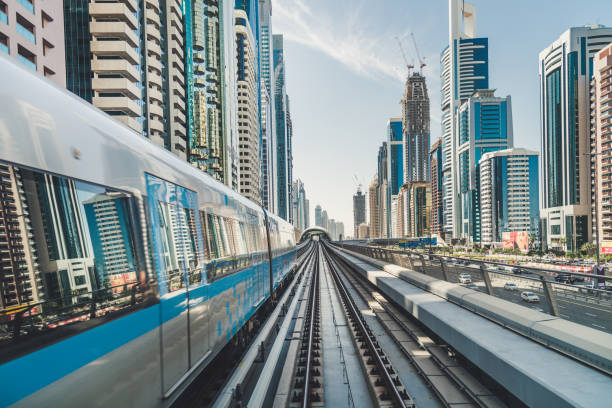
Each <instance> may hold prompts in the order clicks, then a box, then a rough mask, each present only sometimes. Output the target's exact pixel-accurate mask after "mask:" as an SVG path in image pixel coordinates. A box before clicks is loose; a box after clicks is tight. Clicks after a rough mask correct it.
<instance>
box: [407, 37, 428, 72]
mask: <svg viewBox="0 0 612 408" xmlns="http://www.w3.org/2000/svg"><path fill="white" fill-rule="evenodd" d="M410 36H411V37H412V43H413V44H414V50H415V51H416V55H417V58H418V59H419V64H420V68H419V73H422V72H423V67H424V66H426V65H427V64H425V61H424V60H423V58H421V54H420V53H419V47H417V42H416V39H415V38H414V33H410Z"/></svg>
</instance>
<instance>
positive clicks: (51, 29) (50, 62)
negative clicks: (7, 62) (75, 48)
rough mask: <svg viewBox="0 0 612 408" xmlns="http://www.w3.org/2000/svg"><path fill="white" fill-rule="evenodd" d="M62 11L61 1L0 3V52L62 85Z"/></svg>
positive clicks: (8, 0)
mask: <svg viewBox="0 0 612 408" xmlns="http://www.w3.org/2000/svg"><path fill="white" fill-rule="evenodd" d="M63 13H64V11H63V8H62V2H61V1H37V2H36V3H34V2H33V0H4V1H2V2H0V52H5V53H7V54H9V55H10V56H12V57H14V58H16V59H18V60H19V61H20V62H21V63H22V64H24V65H25V66H26V67H28V68H30V69H32V70H34V71H36V72H38V73H40V74H41V75H44V76H45V77H47V78H49V79H50V80H52V81H53V82H55V83H56V84H58V85H60V86H62V87H65V86H66V61H65V59H64V15H63Z"/></svg>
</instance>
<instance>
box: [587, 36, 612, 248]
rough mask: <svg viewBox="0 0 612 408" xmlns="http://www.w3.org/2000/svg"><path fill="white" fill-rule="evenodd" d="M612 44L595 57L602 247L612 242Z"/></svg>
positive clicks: (596, 190) (596, 217)
mask: <svg viewBox="0 0 612 408" xmlns="http://www.w3.org/2000/svg"><path fill="white" fill-rule="evenodd" d="M611 78H612V43H610V44H608V45H607V46H605V47H604V48H603V49H602V50H601V51H599V52H598V53H597V54H595V56H594V57H593V80H592V82H591V98H590V99H591V104H592V109H591V162H592V164H591V167H592V168H593V170H592V171H591V174H593V175H594V176H595V183H593V193H592V198H591V201H592V203H593V214H592V217H593V234H596V236H597V237H599V241H600V244H601V243H602V242H604V241H608V242H609V241H612V188H610V185H609V184H607V180H610V178H611V177H612V167H610V165H609V164H610V163H612V150H610V149H609V148H608V146H609V145H610V139H611V138H612V126H611V124H612V119H611V114H612V92H610V91H611V89H612V88H611V83H612V80H611Z"/></svg>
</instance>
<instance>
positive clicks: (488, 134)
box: [456, 89, 513, 242]
mask: <svg viewBox="0 0 612 408" xmlns="http://www.w3.org/2000/svg"><path fill="white" fill-rule="evenodd" d="M457 112H458V113H457V132H458V136H459V140H458V141H457V156H458V158H457V169H456V174H457V175H458V182H459V185H458V187H459V188H458V192H459V201H458V208H459V211H458V219H459V221H460V224H459V237H461V238H464V239H466V240H468V241H469V242H480V230H481V222H480V195H479V187H480V183H479V180H480V175H479V167H478V166H479V165H478V163H479V162H480V159H481V157H482V155H483V154H485V153H487V152H493V151H496V150H503V149H507V148H510V147H512V146H513V132H512V104H511V99H510V96H506V97H496V96H495V95H494V91H493V90H490V89H487V90H484V89H482V90H478V91H475V92H474V94H473V95H472V96H470V97H469V98H468V100H467V101H465V102H464V103H463V104H461V106H459V108H458V111H457Z"/></svg>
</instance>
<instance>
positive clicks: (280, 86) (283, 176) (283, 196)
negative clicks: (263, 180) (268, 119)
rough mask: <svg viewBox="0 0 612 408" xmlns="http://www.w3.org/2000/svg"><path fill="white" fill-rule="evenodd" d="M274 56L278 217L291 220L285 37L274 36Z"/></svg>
mask: <svg viewBox="0 0 612 408" xmlns="http://www.w3.org/2000/svg"><path fill="white" fill-rule="evenodd" d="M272 37H273V41H272V45H273V56H274V79H275V81H276V83H275V86H274V109H275V119H276V167H277V176H278V178H277V180H276V186H277V203H278V205H277V209H278V216H279V217H281V218H283V219H285V220H288V219H289V200H290V196H289V183H290V182H291V180H290V179H289V166H288V164H289V163H288V154H289V153H290V151H289V150H288V149H289V147H288V139H289V137H290V135H289V134H288V133H289V132H290V131H289V130H288V129H289V126H288V121H287V119H288V118H289V117H288V113H287V111H288V106H287V102H288V98H287V91H286V83H285V60H284V50H283V36H282V35H277V34H275V35H273V36H272Z"/></svg>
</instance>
